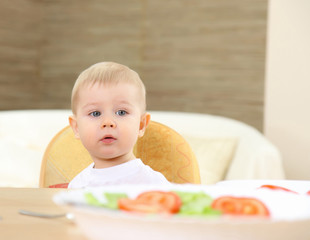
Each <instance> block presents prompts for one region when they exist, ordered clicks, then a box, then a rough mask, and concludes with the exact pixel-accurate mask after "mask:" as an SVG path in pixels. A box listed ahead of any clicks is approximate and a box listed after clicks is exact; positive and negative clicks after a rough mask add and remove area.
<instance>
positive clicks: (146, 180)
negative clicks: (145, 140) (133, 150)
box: [68, 159, 170, 188]
mask: <svg viewBox="0 0 310 240" xmlns="http://www.w3.org/2000/svg"><path fill="white" fill-rule="evenodd" d="M119 184H154V185H155V184H170V182H169V181H168V180H167V179H166V178H165V177H164V175H163V174H161V173H160V172H156V171H154V170H153V169H152V168H150V167H149V166H147V165H145V164H144V163H143V162H142V161H141V160H140V159H134V160H131V161H128V162H125V163H122V164H120V165H116V166H113V167H108V168H100V169H97V168H94V163H91V164H90V165H89V166H88V167H87V168H85V169H84V170H83V171H82V172H80V173H79V174H78V175H76V176H75V177H74V178H73V179H72V181H71V182H70V183H69V186H68V188H85V187H99V186H107V185H119Z"/></svg>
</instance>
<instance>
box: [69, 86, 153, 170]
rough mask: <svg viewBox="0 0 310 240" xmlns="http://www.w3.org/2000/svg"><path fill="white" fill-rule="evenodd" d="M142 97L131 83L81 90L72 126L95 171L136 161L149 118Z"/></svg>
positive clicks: (71, 119) (89, 87) (72, 118)
mask: <svg viewBox="0 0 310 240" xmlns="http://www.w3.org/2000/svg"><path fill="white" fill-rule="evenodd" d="M140 95H141V94H140V92H139V90H138V88H137V87H136V86H135V85H133V84H129V83H126V84H118V85H103V84H101V85H99V84H95V85H94V86H92V87H91V86H88V87H86V88H83V89H80V90H79V92H78V100H77V104H76V106H77V107H76V114H75V116H73V117H71V118H70V124H71V126H72V129H73V130H74V132H75V136H76V137H77V138H79V139H81V141H82V143H83V145H84V146H85V148H86V149H87V150H88V151H89V153H90V155H91V156H92V158H93V160H94V162H95V167H96V168H100V167H108V166H113V165H117V164H120V163H123V162H126V161H129V160H132V159H134V158H135V156H134V155H133V152H132V151H133V147H134V145H135V143H136V141H137V139H138V136H142V135H143V133H144V130H145V128H146V125H147V123H148V120H149V115H147V114H143V112H142V109H141V101H142V97H141V96H140ZM146 118H147V119H146ZM112 160H113V161H112Z"/></svg>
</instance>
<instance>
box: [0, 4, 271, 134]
mask: <svg viewBox="0 0 310 240" xmlns="http://www.w3.org/2000/svg"><path fill="white" fill-rule="evenodd" d="M266 13H267V0H252V1H244V0H230V1H227V0H217V1H213V0H194V1H192V0H169V1H166V0H159V1H153V0H135V1H125V0H114V1H107V0H92V1H85V0H58V1H48V0H35V1H34V0H10V1H9V0H3V1H0V28H1V30H0V34H1V35H0V50H1V52H0V56H1V57H0V58H1V59H0V66H1V71H0V86H1V90H0V91H1V92H0V93H1V94H0V109H2V110H3V109H20V108H69V107H70V94H71V88H72V85H73V82H74V81H75V79H76V77H77V75H78V73H79V72H81V71H82V70H83V69H85V68H86V67H88V66H89V65H90V64H93V63H95V62H98V61H105V60H110V61H117V62H121V63H123V64H126V65H129V66H130V67H132V68H134V69H135V70H137V72H138V73H139V74H140V75H141V77H142V79H143V81H144V82H145V84H146V87H147V90H148V109H149V110H172V111H188V112H202V113H209V114H215V115H221V116H226V117H231V118H234V119H238V120H240V121H244V122H246V123H248V124H250V125H252V126H254V127H256V128H257V129H259V130H262V128H263V107H264V73H265V69H264V68H265V37H266Z"/></svg>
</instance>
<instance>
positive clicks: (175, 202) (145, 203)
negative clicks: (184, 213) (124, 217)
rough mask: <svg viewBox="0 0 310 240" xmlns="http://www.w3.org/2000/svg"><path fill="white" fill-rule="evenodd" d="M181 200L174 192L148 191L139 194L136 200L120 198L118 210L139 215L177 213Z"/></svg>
mask: <svg viewBox="0 0 310 240" xmlns="http://www.w3.org/2000/svg"><path fill="white" fill-rule="evenodd" d="M181 204H182V202H181V199H180V197H179V196H178V195H177V194H175V193H174V192H164V191H149V192H144V193H141V194H140V195H139V196H137V198H136V199H129V198H122V199H120V200H119V201H118V207H119V209H122V210H125V211H132V212H140V213H169V214H170V213H177V212H178V211H179V210H180V207H181Z"/></svg>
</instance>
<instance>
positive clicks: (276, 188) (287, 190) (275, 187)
mask: <svg viewBox="0 0 310 240" xmlns="http://www.w3.org/2000/svg"><path fill="white" fill-rule="evenodd" d="M259 188H268V189H271V190H282V191H286V192H291V193H296V194H298V193H297V192H295V191H292V190H290V189H288V188H285V187H280V186H276V185H269V184H266V185H262V186H260V187H259Z"/></svg>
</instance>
